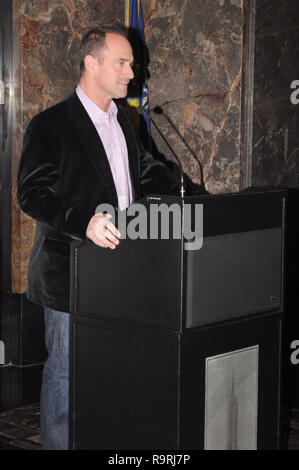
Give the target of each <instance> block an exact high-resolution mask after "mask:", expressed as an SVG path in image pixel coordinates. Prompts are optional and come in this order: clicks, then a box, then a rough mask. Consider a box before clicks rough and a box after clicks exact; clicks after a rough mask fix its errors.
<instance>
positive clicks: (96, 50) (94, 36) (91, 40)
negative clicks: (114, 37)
mask: <svg viewBox="0 0 299 470" xmlns="http://www.w3.org/2000/svg"><path fill="white" fill-rule="evenodd" d="M107 33H114V34H119V35H120V36H123V37H125V38H126V39H128V33H127V30H126V28H124V27H122V26H114V27H113V26H110V27H105V26H103V27H95V28H92V29H90V30H89V31H87V33H86V34H85V35H84V37H83V39H82V41H81V44H80V49H79V63H80V75H82V74H83V72H84V70H85V64H84V59H85V57H86V56H87V55H89V54H90V55H94V54H96V57H97V58H98V59H101V53H102V52H103V50H104V48H105V40H106V34H107Z"/></svg>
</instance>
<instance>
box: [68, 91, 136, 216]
mask: <svg viewBox="0 0 299 470" xmlns="http://www.w3.org/2000/svg"><path fill="white" fill-rule="evenodd" d="M76 93H77V95H78V98H79V100H80V101H81V103H82V104H83V106H84V108H85V109H86V111H87V113H88V115H89V117H90V119H91V120H92V122H93V124H94V126H95V128H96V130H97V132H98V134H99V137H100V139H101V141H102V143H103V146H104V149H105V152H106V154H107V158H108V161H109V164H110V168H111V172H112V176H113V179H114V184H115V188H116V193H117V197H118V206H119V208H120V210H124V209H126V208H127V207H128V206H129V205H130V203H131V202H132V184H131V178H130V171H129V161H128V149H127V144H126V140H125V137H124V134H123V131H122V129H121V127H120V125H119V122H118V120H117V112H118V109H117V106H116V104H115V103H114V102H113V101H111V104H110V107H109V109H108V112H107V113H105V112H104V111H103V110H102V109H101V108H100V107H99V106H98V105H96V104H95V103H94V102H93V101H92V100H91V99H90V98H89V97H88V96H87V95H86V93H84V91H83V90H82V89H81V88H80V86H79V85H78V86H77V88H76Z"/></svg>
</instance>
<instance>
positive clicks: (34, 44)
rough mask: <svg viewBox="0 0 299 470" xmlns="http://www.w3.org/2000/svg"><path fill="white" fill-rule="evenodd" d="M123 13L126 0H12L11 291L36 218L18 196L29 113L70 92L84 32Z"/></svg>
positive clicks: (23, 267) (20, 277)
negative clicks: (24, 135) (22, 207)
mask: <svg viewBox="0 0 299 470" xmlns="http://www.w3.org/2000/svg"><path fill="white" fill-rule="evenodd" d="M123 19H124V2H123V0H113V2H111V1H106V2H101V1H100V0H67V1H66V0H45V1H40V0H13V33H14V40H13V47H14V53H13V56H14V57H13V59H14V88H15V96H14V138H13V152H12V199H13V200H12V291H13V292H16V293H21V292H25V291H26V272H27V267H28V261H29V254H30V250H31V246H32V242H33V237H34V230H35V223H34V221H33V220H32V219H31V218H29V217H28V216H27V215H26V214H24V213H23V212H22V211H21V210H20V208H19V206H18V203H17V201H16V175H17V168H18V164H19V158H20V153H21V149H22V139H23V134H24V131H25V129H26V127H27V125H28V123H29V121H30V119H31V118H32V117H33V116H34V115H35V114H37V113H38V112H39V111H41V110H43V109H45V108H47V107H49V106H51V105H52V104H54V103H56V102H57V101H59V100H60V99H62V98H63V97H64V96H65V95H67V94H68V93H70V92H71V91H72V89H73V88H74V86H75V85H76V82H77V80H78V67H77V49H78V46H79V44H80V40H81V35H82V34H84V32H86V31H88V29H90V28H91V27H93V26H95V25H100V24H114V23H115V22H118V23H120V22H122V21H123Z"/></svg>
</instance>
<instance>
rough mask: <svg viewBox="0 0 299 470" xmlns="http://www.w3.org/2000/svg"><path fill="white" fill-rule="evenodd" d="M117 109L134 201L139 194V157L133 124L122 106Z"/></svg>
mask: <svg viewBox="0 0 299 470" xmlns="http://www.w3.org/2000/svg"><path fill="white" fill-rule="evenodd" d="M117 107H118V113H117V119H118V122H119V124H120V126H121V128H122V131H123V133H124V136H125V139H126V142H127V149H128V159H129V168H130V176H131V183H132V190H133V199H135V196H136V194H139V189H138V188H139V155H138V147H137V143H136V137H135V131H134V127H133V126H134V125H133V122H131V121H130V118H129V116H128V115H127V111H126V110H125V109H124V108H123V107H122V106H117Z"/></svg>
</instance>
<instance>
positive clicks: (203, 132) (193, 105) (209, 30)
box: [143, 0, 243, 193]
mask: <svg viewBox="0 0 299 470" xmlns="http://www.w3.org/2000/svg"><path fill="white" fill-rule="evenodd" d="M143 6H144V19H145V31H146V41H147V45H148V48H149V55H150V64H149V72H150V80H149V98H150V106H151V107H152V108H153V107H154V106H155V105H162V106H163V109H164V111H165V112H166V113H167V115H168V116H169V117H170V118H171V120H172V121H173V122H174V124H175V125H176V127H177V128H178V129H179V131H180V133H181V134H182V135H183V137H184V138H185V140H186V141H187V142H188V143H189V144H190V146H191V148H192V149H193V150H194V152H195V153H196V155H197V158H198V159H200V161H201V163H202V166H203V172H204V181H205V186H206V189H207V190H208V191H209V192H211V193H217V192H228V191H238V189H239V164H240V162H239V160H240V119H241V96H240V80H241V64H242V34H243V9H242V6H243V2H242V0H229V1H225V0H213V1H209V2H207V1H205V0H189V1H186V0H185V1H180V0H174V1H169V0H167V1H157V0H154V1H150V0H145V1H143ZM156 120H157V123H158V124H159V126H160V128H161V129H162V130H163V131H164V132H165V133H166V135H167V138H168V139H169V141H170V142H171V144H172V146H173V148H174V149H175V151H176V153H177V154H178V155H179V157H180V159H181V161H182V163H183V167H184V171H185V173H186V174H187V175H188V176H189V177H190V178H191V179H192V180H193V181H194V182H195V183H199V182H200V173H199V167H198V164H197V162H196V160H195V158H193V157H192V155H191V153H190V152H189V151H188V150H187V149H186V147H185V146H184V144H183V142H182V141H181V140H180V139H179V137H178V136H177V135H176V134H175V132H174V131H173V130H172V129H171V127H170V126H169V125H168V123H167V121H166V119H165V117H164V116H163V115H162V116H159V117H157V118H156ZM153 135H154V139H155V142H156V143H157V145H158V146H159V150H161V151H162V153H164V154H165V155H167V157H169V158H171V154H170V152H169V151H168V150H167V148H166V146H165V145H163V144H162V143H161V139H159V137H158V136H157V134H156V132H155V131H153Z"/></svg>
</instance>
